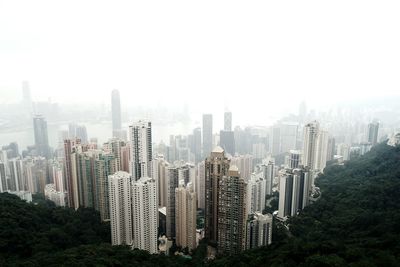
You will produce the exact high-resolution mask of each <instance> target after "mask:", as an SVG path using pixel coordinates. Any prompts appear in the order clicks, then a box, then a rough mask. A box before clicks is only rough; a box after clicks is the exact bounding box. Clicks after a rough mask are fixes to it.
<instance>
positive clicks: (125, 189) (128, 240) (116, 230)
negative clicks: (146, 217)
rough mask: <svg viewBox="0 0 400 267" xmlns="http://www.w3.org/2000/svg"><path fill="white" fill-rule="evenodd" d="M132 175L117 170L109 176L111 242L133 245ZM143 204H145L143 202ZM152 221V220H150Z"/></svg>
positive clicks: (113, 243)
mask: <svg viewBox="0 0 400 267" xmlns="http://www.w3.org/2000/svg"><path fill="white" fill-rule="evenodd" d="M131 179H132V178H131V175H130V174H129V173H127V172H117V173H115V174H114V175H110V176H109V177H108V183H109V185H110V188H109V196H110V219H111V220H110V221H111V244H112V245H128V246H130V245H132V242H133V240H132V239H133V235H132V229H133V228H132V196H133V195H132V194H133V192H132V188H131ZM141 205H143V204H141ZM149 223H150V222H149Z"/></svg>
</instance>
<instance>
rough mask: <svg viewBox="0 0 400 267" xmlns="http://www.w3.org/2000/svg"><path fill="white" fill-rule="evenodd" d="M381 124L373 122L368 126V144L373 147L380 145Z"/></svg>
mask: <svg viewBox="0 0 400 267" xmlns="http://www.w3.org/2000/svg"><path fill="white" fill-rule="evenodd" d="M378 131H379V122H376V121H375V122H372V123H370V124H368V142H370V143H371V144H372V145H376V144H377V143H378Z"/></svg>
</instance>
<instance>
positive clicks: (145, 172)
mask: <svg viewBox="0 0 400 267" xmlns="http://www.w3.org/2000/svg"><path fill="white" fill-rule="evenodd" d="M129 136H130V142H131V151H130V152H131V157H130V158H131V167H130V172H131V174H132V178H133V180H134V181H137V180H139V179H140V178H142V177H152V176H153V174H152V168H153V166H152V158H153V148H152V147H153V144H152V136H151V122H147V121H138V122H137V123H135V124H133V125H131V126H129Z"/></svg>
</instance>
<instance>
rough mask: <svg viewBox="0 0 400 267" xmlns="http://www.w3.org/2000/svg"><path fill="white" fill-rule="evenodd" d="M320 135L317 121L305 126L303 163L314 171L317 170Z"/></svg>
mask: <svg viewBox="0 0 400 267" xmlns="http://www.w3.org/2000/svg"><path fill="white" fill-rule="evenodd" d="M318 133H319V123H318V122H317V121H313V122H311V123H308V124H306V125H305V126H304V138H303V158H302V163H303V165H304V166H307V167H309V168H310V169H312V170H313V169H315V155H316V150H317V138H318Z"/></svg>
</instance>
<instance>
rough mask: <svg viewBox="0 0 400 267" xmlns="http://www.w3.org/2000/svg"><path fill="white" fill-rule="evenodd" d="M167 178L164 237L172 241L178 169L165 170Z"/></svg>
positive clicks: (174, 167) (174, 226)
mask: <svg viewBox="0 0 400 267" xmlns="http://www.w3.org/2000/svg"><path fill="white" fill-rule="evenodd" d="M166 173H167V175H166V178H167V206H166V207H167V229H166V230H167V231H166V235H167V237H168V238H170V239H174V238H175V236H176V233H175V228H176V225H175V208H176V207H175V189H176V188H178V186H179V167H176V166H170V167H168V168H167V170H166Z"/></svg>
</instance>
